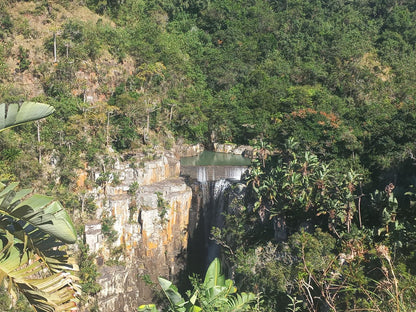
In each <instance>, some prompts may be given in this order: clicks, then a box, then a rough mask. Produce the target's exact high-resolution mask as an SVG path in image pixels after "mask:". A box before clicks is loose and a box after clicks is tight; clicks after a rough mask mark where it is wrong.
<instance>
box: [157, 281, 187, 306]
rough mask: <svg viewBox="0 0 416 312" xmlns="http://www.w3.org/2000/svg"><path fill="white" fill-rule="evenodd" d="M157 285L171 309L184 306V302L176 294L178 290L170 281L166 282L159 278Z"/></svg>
mask: <svg viewBox="0 0 416 312" xmlns="http://www.w3.org/2000/svg"><path fill="white" fill-rule="evenodd" d="M158 280H159V284H160V287H162V290H163V292H164V293H165V295H166V297H167V298H168V299H169V302H170V303H171V306H172V307H179V306H182V305H184V304H185V300H184V299H183V298H182V296H181V294H180V293H179V292H178V289H177V288H176V286H175V285H173V283H172V282H171V281H168V280H166V279H164V278H161V277H159V278H158Z"/></svg>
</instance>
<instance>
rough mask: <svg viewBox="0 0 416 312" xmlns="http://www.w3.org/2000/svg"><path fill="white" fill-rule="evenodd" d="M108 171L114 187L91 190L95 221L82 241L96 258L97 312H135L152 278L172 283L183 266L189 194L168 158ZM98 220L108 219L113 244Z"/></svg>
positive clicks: (119, 164)
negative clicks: (111, 221) (96, 208)
mask: <svg viewBox="0 0 416 312" xmlns="http://www.w3.org/2000/svg"><path fill="white" fill-rule="evenodd" d="M111 172H112V174H113V175H117V176H118V177H119V181H120V183H119V184H117V185H115V186H113V185H107V186H106V187H105V188H101V189H95V190H94V192H93V193H94V196H95V202H96V204H97V205H98V210H97V213H96V217H97V221H95V222H91V223H90V224H87V225H86V226H85V240H86V243H87V244H88V245H89V247H90V251H91V252H94V253H96V254H97V255H98V257H97V264H98V265H99V270H100V277H99V278H98V280H97V282H98V283H99V284H100V285H101V287H102V290H101V291H100V292H99V294H98V298H97V299H98V305H99V308H100V310H101V311H135V310H136V309H137V307H138V306H139V305H140V304H143V303H146V302H150V301H151V300H152V293H151V283H152V282H156V278H157V276H164V277H167V278H174V277H175V276H176V275H177V274H178V273H179V272H180V271H181V270H182V269H183V266H184V265H185V261H184V259H185V250H186V247H187V238H188V222H189V210H190V207H191V200H192V191H191V189H190V188H189V187H188V186H187V185H186V184H185V182H184V180H183V179H182V178H180V177H179V173H180V164H179V160H178V158H176V157H175V156H173V155H169V154H163V155H160V156H159V157H157V159H154V160H148V161H143V157H141V156H133V157H131V158H130V159H129V160H128V161H125V162H122V161H119V160H118V161H116V162H115V164H114V165H113V168H112V170H111ZM102 216H104V217H106V218H107V219H108V218H110V219H111V220H113V225H112V228H113V229H114V231H115V232H113V236H115V237H114V239H113V241H114V242H113V243H110V242H109V239H108V238H107V237H106V235H105V234H106V233H105V231H104V229H103V227H102V224H101V223H102V219H103V217H102Z"/></svg>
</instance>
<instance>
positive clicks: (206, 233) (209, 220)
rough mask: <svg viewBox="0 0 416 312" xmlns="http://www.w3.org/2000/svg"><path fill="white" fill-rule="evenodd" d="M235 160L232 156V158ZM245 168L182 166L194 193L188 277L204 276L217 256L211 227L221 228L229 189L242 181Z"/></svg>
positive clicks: (230, 196) (229, 198) (229, 196)
mask: <svg viewBox="0 0 416 312" xmlns="http://www.w3.org/2000/svg"><path fill="white" fill-rule="evenodd" d="M234 156H235V155H234ZM246 170H247V165H241V164H240V165H237V166H235V165H230V163H227V164H226V165H225V166H224V165H207V164H205V163H204V165H202V166H200V165H198V164H197V163H193V164H192V165H190V166H182V169H181V172H182V175H186V176H188V177H190V181H192V183H191V187H192V190H193V200H192V201H193V202H192V210H191V213H190V220H189V229H188V230H189V241H188V261H187V262H188V273H191V274H192V273H197V274H203V273H204V272H205V270H206V268H207V267H208V265H209V264H210V263H211V261H212V260H213V259H214V258H216V257H218V256H219V254H220V247H219V246H218V244H217V243H216V242H215V241H214V240H212V235H211V230H212V228H213V227H218V228H221V227H222V226H223V224H224V215H223V212H224V211H226V210H227V208H228V205H229V203H230V202H231V200H232V198H233V192H231V190H232V186H233V185H235V184H237V183H238V182H239V181H240V180H241V176H242V174H243V173H244V172H245V171H246Z"/></svg>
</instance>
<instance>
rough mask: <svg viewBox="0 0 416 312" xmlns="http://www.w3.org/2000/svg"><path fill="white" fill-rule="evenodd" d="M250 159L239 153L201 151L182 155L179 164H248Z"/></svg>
mask: <svg viewBox="0 0 416 312" xmlns="http://www.w3.org/2000/svg"><path fill="white" fill-rule="evenodd" d="M250 164H251V160H250V159H249V158H246V157H243V156H241V155H234V154H228V153H216V152H211V151H203V152H202V153H201V154H199V155H198V156H192V157H182V158H181V166H249V165H250Z"/></svg>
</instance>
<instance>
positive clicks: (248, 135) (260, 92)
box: [0, 0, 416, 311]
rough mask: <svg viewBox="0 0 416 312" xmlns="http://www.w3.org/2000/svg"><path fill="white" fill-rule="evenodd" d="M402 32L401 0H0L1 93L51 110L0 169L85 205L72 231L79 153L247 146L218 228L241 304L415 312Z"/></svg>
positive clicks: (10, 148) (413, 20) (408, 64)
mask: <svg viewBox="0 0 416 312" xmlns="http://www.w3.org/2000/svg"><path fill="white" fill-rule="evenodd" d="M92 17H93V18H92ZM415 30H416V3H415V2H414V1H413V0H401V1H397V0H349V1H348V0H331V1H329V0H310V1H301V0H246V1H241V0H156V1H147V0H123V1H121V0H83V1H81V0H33V1H29V0H27V1H23V0H22V1H19V0H3V1H1V2H0V41H1V45H0V103H16V102H21V101H23V100H28V99H29V100H31V101H36V102H42V103H47V104H50V105H51V106H53V107H54V108H55V110H56V112H55V113H54V114H53V115H52V116H50V117H49V118H48V119H46V120H41V121H37V122H34V123H29V124H26V125H23V126H21V127H19V128H15V129H14V130H8V131H5V132H3V133H2V135H1V136H0V168H1V171H0V180H1V181H9V182H10V181H19V182H20V184H21V185H22V186H29V185H30V186H32V187H34V188H35V189H36V190H37V191H41V192H42V193H46V194H49V195H52V196H55V197H57V198H59V199H60V200H61V202H62V203H63V205H64V206H65V207H66V208H67V209H69V210H71V211H78V210H79V207H80V202H81V200H82V205H83V211H82V213H81V212H79V213H75V214H74V216H75V219H76V220H75V221H76V223H77V224H79V231H80V232H82V223H83V222H85V220H87V219H88V216H89V215H88V214H89V213H91V212H93V211H94V209H95V207H94V205H93V203H91V201H90V200H89V199H88V198H87V199H86V198H85V196H83V194H84V195H85V189H79V188H78V187H77V185H76V181H77V170H79V169H84V168H86V164H88V166H95V167H99V168H102V176H101V177H100V179H99V180H97V181H95V180H93V179H92V178H91V177H89V180H88V181H87V182H88V183H90V184H94V183H105V182H106V181H107V179H108V178H109V173H108V172H107V171H106V169H105V168H106V166H107V165H108V162H110V161H111V157H110V155H114V153H118V154H120V155H123V154H127V153H130V152H132V151H138V150H140V151H141V152H144V153H145V154H146V155H148V157H152V155H154V154H155V153H156V151H157V150H162V149H170V148H171V147H172V146H173V145H174V144H176V143H178V142H186V143H203V144H204V145H205V146H206V148H208V149H210V148H212V146H213V144H214V143H217V142H218V143H225V142H231V143H236V144H250V145H252V146H254V147H256V148H257V149H258V151H259V153H258V154H257V155H258V158H257V160H256V161H254V162H253V165H252V168H251V171H250V174H249V175H248V176H247V177H246V181H245V182H246V185H247V194H246V197H245V199H244V200H243V201H242V202H240V203H237V204H236V205H237V208H235V210H234V212H233V213H232V214H230V215H227V224H230V225H232V226H229V227H227V226H226V227H225V228H224V229H222V230H219V229H214V231H213V232H214V236H215V239H216V240H217V241H218V242H220V243H221V245H222V246H226V248H224V252H223V253H224V259H223V262H225V263H227V264H228V267H229V268H232V270H231V271H232V273H233V279H234V281H235V284H236V286H237V287H238V289H239V290H240V289H241V290H242V291H246V292H252V293H255V294H259V296H260V298H261V299H259V301H258V304H257V305H256V306H255V307H252V309H253V311H254V310H256V311H257V310H258V311H412V310H415V309H416V306H415V304H416V289H415V286H414V285H415V283H416V266H415V260H416V259H415V251H416V244H415V239H416V228H415V226H416V211H415V200H416V179H415V177H416V176H415V174H416V171H415V168H416V167H415V164H416V156H415V155H416V147H415V138H416V102H415V98H416V88H415V86H416V46H415V45H416V31H415ZM109 68H111V73H110V74H109V72H110V71H109ZM114 68H118V69H120V68H123V69H124V70H125V71H124V73H122V74H121V73H119V72H118V71H117V70H115V69H114ZM119 71H120V72H121V70H119ZM80 72H84V73H85V72H88V73H89V78H88V79H87V78H85V77H82V76H80V75H79V73H80ZM92 86H94V94H92V95H90V94H88V92H87V90H89V89H91V87H92ZM51 164H53V166H52V165H51ZM84 207H85V208H84ZM235 224H237V225H238V226H237V227H236V226H235ZM81 250H82V248H81ZM83 257H87V256H86V255H85V254H84V255H83ZM87 258H88V257H87ZM89 260H91V259H89ZM86 262H88V261H85V263H86ZM88 263H89V262H88ZM81 269H82V268H81ZM87 269H90V268H87ZM82 274H83V273H82V270H81V277H82ZM87 275H88V276H89V278H91V276H93V275H94V273H91V272H89V273H88V274H87ZM83 287H84V292H86V293H87V294H88V293H90V294H94V292H96V291H97V289H96V288H94V285H93V282H92V281H89V280H88V281H84V286H83ZM6 306H7V304H6V305H5V306H4V307H3V309H4V310H5V311H7V309H8V308H7V307H6ZM178 311H183V310H178ZM207 311H208V310H207Z"/></svg>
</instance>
